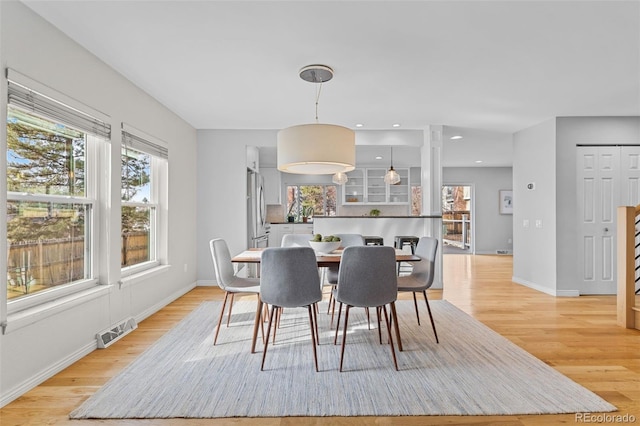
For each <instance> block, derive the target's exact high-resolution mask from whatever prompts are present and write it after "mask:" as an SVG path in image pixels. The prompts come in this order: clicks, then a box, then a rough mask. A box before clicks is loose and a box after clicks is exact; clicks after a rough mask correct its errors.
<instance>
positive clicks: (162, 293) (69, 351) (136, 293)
mask: <svg viewBox="0 0 640 426" xmlns="http://www.w3.org/2000/svg"><path fill="white" fill-rule="evenodd" d="M0 19H1V22H0V23H1V25H0V43H1V44H0V64H1V65H2V70H3V72H2V78H1V80H2V81H1V82H0V84H2V86H3V88H2V90H1V91H0V93H2V94H4V95H6V84H7V81H6V78H5V73H4V70H5V68H7V67H9V68H11V69H13V70H15V71H17V72H19V73H21V74H23V75H26V76H28V77H29V78H30V79H32V80H35V81H37V82H39V83H42V84H44V85H46V86H48V87H51V88H53V89H55V90H56V91H58V92H61V93H63V94H65V95H67V96H69V97H71V98H74V99H75V100H77V101H79V102H81V103H84V104H86V105H88V106H90V107H92V108H94V109H96V110H99V111H101V112H103V113H105V114H107V115H108V116H110V124H111V128H112V143H111V150H110V153H111V157H112V158H115V159H116V161H113V162H112V167H111V169H110V170H106V171H105V174H106V175H107V176H109V177H110V182H109V184H110V191H111V193H110V197H108V198H109V200H108V203H110V204H111V205H112V207H113V208H112V209H111V211H110V214H109V215H108V217H105V218H101V220H104V223H105V225H103V227H104V228H105V229H110V231H111V236H110V239H109V240H108V241H110V243H109V244H105V245H104V247H103V249H104V251H107V252H108V255H109V256H106V255H105V253H100V255H101V256H103V257H104V258H105V259H107V258H108V259H109V264H108V267H107V268H104V269H105V270H103V271H101V274H100V280H101V283H102V284H105V287H103V289H107V290H108V291H107V292H105V293H104V294H103V295H102V296H100V297H97V298H95V297H94V298H91V297H88V298H87V299H82V300H80V301H79V302H78V303H77V304H75V305H73V304H71V305H69V307H68V308H67V309H61V310H58V311H49V312H48V313H47V315H46V316H43V317H38V318H35V317H33V318H31V319H30V320H29V321H26V322H25V323H28V322H31V324H29V325H25V326H23V327H20V328H18V327H12V319H11V317H10V318H9V329H8V333H7V334H4V335H1V336H0V350H1V353H0V360H1V363H0V398H1V399H0V405H4V404H6V403H8V402H9V401H11V400H12V399H14V398H16V397H17V396H19V395H20V394H21V393H24V392H25V391H27V390H28V389H30V388H31V387H33V386H35V385H37V384H38V383H39V382H41V381H43V380H45V379H47V378H48V377H50V376H51V375H53V374H55V373H57V372H58V371H60V370H61V369H62V368H64V367H66V366H68V365H70V364H71V363H72V362H74V361H76V360H77V359H79V358H81V357H82V356H84V355H86V354H87V353H89V352H90V351H92V350H94V349H95V348H96V339H95V334H96V333H97V332H99V331H101V330H104V329H106V328H108V327H109V326H111V325H112V324H113V323H115V322H117V321H118V320H120V319H121V317H123V316H134V317H136V318H137V319H138V320H142V319H144V318H145V317H147V316H148V315H150V314H151V313H153V312H155V311H156V310H158V309H160V308H161V307H162V306H164V305H165V304H167V303H168V302H170V301H171V300H173V299H175V298H176V297H179V296H180V295H181V294H183V293H185V292H186V291H188V290H189V289H190V288H192V287H193V286H194V285H195V280H196V261H195V259H196V239H195V235H196V171H195V167H194V165H195V158H196V132H195V130H194V129H193V128H192V127H191V126H189V125H188V124H187V123H185V122H184V121H183V120H182V119H180V118H179V117H177V116H176V115H175V114H173V113H172V112H171V111H169V110H167V109H166V108H165V107H164V106H162V105H161V104H160V103H159V102H157V101H156V100H154V99H152V98H151V97H150V96H148V95H147V94H145V93H144V92H143V91H141V90H140V89H138V88H137V87H135V86H134V85H132V84H131V83H130V82H129V81H128V80H126V79H125V78H124V77H122V76H121V75H119V74H118V73H116V72H115V71H114V70H113V69H111V68H109V67H107V66H106V65H105V64H104V63H103V62H101V61H100V60H98V59H97V58H95V57H94V56H93V55H92V54H90V53H89V52H87V51H86V50H85V49H83V48H82V47H81V46H79V45H78V44H76V43H75V42H73V41H72V40H70V39H69V38H68V37H67V36H65V35H64V34H63V33H61V32H59V31H58V30H56V29H55V28H54V27H52V26H51V25H49V24H48V23H47V22H46V21H44V20H43V19H41V18H40V17H39V16H38V15H36V14H34V13H33V12H32V11H31V10H30V9H28V8H27V7H25V6H24V5H23V4H22V3H19V2H0ZM2 99H3V100H2V112H3V116H4V113H6V104H5V102H6V96H3V97H2ZM121 122H126V123H128V124H130V125H132V126H134V127H136V128H138V129H140V130H143V131H145V132H146V133H148V134H151V135H153V136H155V137H158V138H160V139H162V140H164V141H166V142H168V144H169V188H168V197H169V212H168V229H169V235H168V240H169V244H168V263H169V264H170V265H171V266H170V267H169V268H166V270H164V271H163V272H162V273H159V274H157V275H155V276H153V277H152V278H146V279H144V278H143V279H141V280H138V281H136V282H135V283H131V284H127V285H125V286H123V287H122V288H121V289H120V288H119V287H118V286H117V285H115V282H116V281H117V280H118V279H119V278H120V275H119V271H120V249H119V229H120V222H119V221H120V219H119V217H120V208H119V199H120V190H119V188H120V162H119V160H117V159H119V157H120V123H121ZM2 134H3V137H2V146H1V149H2V150H3V151H4V150H6V134H5V133H2ZM1 171H2V173H3V174H4V173H6V165H4V166H3V168H2V169H1ZM3 198H4V197H3ZM5 203H6V199H5V200H4V201H3V205H2V206H0V210H1V211H2V213H1V214H3V215H4V214H5V213H4V212H5V211H6V208H5ZM1 220H3V221H6V218H5V217H4V216H3V217H2V218H1ZM0 246H1V247H2V253H0V258H3V259H6V246H5V244H1V245H0ZM185 265H186V266H185ZM2 266H3V267H5V266H6V265H4V264H3V265H2ZM109 284H114V285H109ZM5 285H6V284H5ZM2 292H6V289H3V290H2ZM23 324H24V323H23ZM116 344H117V343H116Z"/></svg>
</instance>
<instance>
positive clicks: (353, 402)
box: [70, 300, 616, 419]
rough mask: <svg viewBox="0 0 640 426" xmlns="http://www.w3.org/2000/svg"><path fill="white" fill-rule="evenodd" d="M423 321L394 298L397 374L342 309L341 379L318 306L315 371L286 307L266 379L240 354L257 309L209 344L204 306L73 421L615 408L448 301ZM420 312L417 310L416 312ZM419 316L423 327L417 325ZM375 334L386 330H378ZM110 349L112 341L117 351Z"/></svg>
mask: <svg viewBox="0 0 640 426" xmlns="http://www.w3.org/2000/svg"><path fill="white" fill-rule="evenodd" d="M431 303H432V310H433V315H434V317H435V319H436V326H437V330H438V337H439V339H440V343H439V344H437V343H436V342H435V339H434V337H433V331H432V330H431V325H430V324H429V319H428V316H426V312H422V315H421V318H422V320H423V321H422V325H421V326H418V325H417V321H416V317H415V312H414V308H413V303H412V301H398V302H397V307H398V315H399V320H398V323H399V325H400V330H401V337H402V341H403V345H404V351H403V352H398V353H397V356H398V364H399V367H400V371H396V370H395V368H394V366H393V362H392V358H391V352H390V348H389V345H388V344H387V343H386V339H385V340H383V343H384V344H380V342H379V340H378V331H377V330H376V329H375V327H376V321H375V317H374V318H373V321H372V324H371V329H369V326H368V324H367V319H366V317H365V316H364V313H363V310H362V309H355V308H354V309H352V310H351V314H350V318H349V325H350V327H349V334H348V336H347V347H346V350H345V361H344V371H343V372H342V373H340V372H339V371H338V365H339V357H340V345H337V346H334V345H333V335H334V330H331V329H330V328H329V316H328V315H327V314H326V313H325V312H324V309H326V304H324V308H323V306H322V305H320V306H321V307H320V314H319V315H318V322H319V327H320V346H319V347H318V358H319V366H320V372H316V371H315V369H314V366H313V352H312V349H311V338H310V336H309V323H308V314H307V310H306V309H285V311H284V314H283V316H282V321H281V324H280V328H279V329H278V330H277V335H276V342H275V344H274V345H271V344H270V345H269V350H268V352H267V358H266V364H265V371H260V363H261V361H262V354H261V348H262V346H259V348H260V351H259V352H257V353H255V354H250V350H249V349H250V346H251V333H252V325H253V318H252V317H253V315H254V312H255V311H254V310H255V303H254V302H250V301H241V302H238V303H236V305H235V306H234V309H233V315H232V318H231V325H230V327H228V328H226V327H225V328H222V329H221V331H220V336H219V338H218V344H217V345H216V346H213V331H214V327H215V320H216V318H217V317H216V316H217V314H218V309H219V308H220V305H219V303H217V302H204V303H203V304H202V305H200V306H199V307H198V308H196V309H195V310H194V311H193V312H192V313H191V314H189V315H188V316H187V317H186V318H185V319H184V320H183V321H181V322H180V323H179V324H178V325H177V326H176V327H175V328H173V329H172V330H170V331H169V332H168V333H167V334H166V335H165V336H163V337H162V338H161V339H160V340H159V341H158V342H156V343H155V344H154V345H153V346H151V347H150V348H149V349H148V350H147V351H145V352H144V353H143V354H142V355H140V356H139V357H138V358H137V359H136V360H135V361H134V362H132V363H131V364H130V365H129V366H128V367H126V368H125V369H124V370H123V371H122V372H121V373H120V374H118V375H117V376H115V377H113V378H112V379H111V380H110V381H109V382H108V383H107V384H105V385H104V386H103V387H102V388H101V389H99V390H98V392H96V393H95V394H94V395H92V396H91V397H90V398H89V399H88V400H87V401H85V402H84V403H83V404H82V405H81V406H80V407H79V408H77V409H76V410H74V411H73V412H72V413H71V414H70V418H72V419H85V418H92V419H121V418H177V417H184V418H214V417H286V416H408V415H516V414H557V413H576V412H608V411H614V410H615V409H616V408H615V407H614V406H613V405H611V404H609V403H608V402H606V401H604V400H603V399H601V398H600V397H598V396H597V395H595V394H594V393H592V392H591V391H589V390H587V389H585V388H584V387H582V386H580V385H578V384H577V383H575V382H574V381H572V380H570V379H569V378H567V377H566V376H564V375H562V374H560V373H559V372H557V371H556V370H554V369H553V368H551V367H549V366H548V365H546V364H545V363H543V362H542V361H540V360H538V359H537V358H535V357H533V356H532V355H530V354H529V353H527V352H526V351H524V350H522V349H520V348H519V347H517V346H516V345H514V344H513V343H511V342H509V341H508V340H507V339H505V338H503V337H502V336H500V335H498V334H497V333H495V332H493V331H492V330H491V329H489V328H488V327H486V326H484V325H483V324H481V323H480V322H478V321H476V320H475V319H473V318H472V317H470V316H469V315H467V314H466V313H464V312H462V311H461V310H459V309H458V308H456V307H455V306H453V305H451V304H450V303H448V302H446V301H440V300H436V301H432V302H431ZM421 308H422V309H424V305H423V306H421ZM424 317H426V318H424ZM382 332H383V336H385V333H386V329H385V327H384V326H383V329H382ZM116 344H117V343H116Z"/></svg>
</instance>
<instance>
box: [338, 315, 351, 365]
mask: <svg viewBox="0 0 640 426" xmlns="http://www.w3.org/2000/svg"><path fill="white" fill-rule="evenodd" d="M340 305H342V303H340ZM349 308H351V306H349V305H347V310H346V312H345V313H344V330H343V332H342V349H341V350H340V372H341V373H342V362H343V361H344V347H345V344H346V343H347V324H349ZM338 325H340V324H338ZM338 325H336V329H337V328H338Z"/></svg>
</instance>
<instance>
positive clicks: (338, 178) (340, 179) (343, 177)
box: [331, 172, 349, 185]
mask: <svg viewBox="0 0 640 426" xmlns="http://www.w3.org/2000/svg"><path fill="white" fill-rule="evenodd" d="M348 180H349V177H348V176H347V174H346V173H343V172H338V173H336V174H334V175H333V178H331V181H332V182H333V183H336V184H338V185H343V184H345V183H347V181H348Z"/></svg>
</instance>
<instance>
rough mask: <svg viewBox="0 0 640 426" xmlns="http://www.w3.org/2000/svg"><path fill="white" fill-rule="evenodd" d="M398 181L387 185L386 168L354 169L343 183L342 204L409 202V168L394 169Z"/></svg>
mask: <svg viewBox="0 0 640 426" xmlns="http://www.w3.org/2000/svg"><path fill="white" fill-rule="evenodd" d="M396 172H398V174H399V175H400V182H399V183H397V184H396V185H387V184H386V183H385V182H384V175H385V174H386V173H387V169H376V168H371V169H355V170H353V171H351V172H349V173H347V176H349V181H348V182H347V183H346V184H345V185H344V187H343V192H342V204H409V202H410V200H411V197H410V191H409V169H396Z"/></svg>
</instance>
